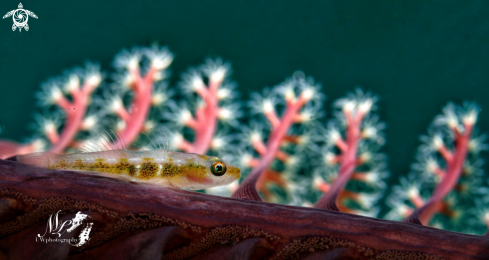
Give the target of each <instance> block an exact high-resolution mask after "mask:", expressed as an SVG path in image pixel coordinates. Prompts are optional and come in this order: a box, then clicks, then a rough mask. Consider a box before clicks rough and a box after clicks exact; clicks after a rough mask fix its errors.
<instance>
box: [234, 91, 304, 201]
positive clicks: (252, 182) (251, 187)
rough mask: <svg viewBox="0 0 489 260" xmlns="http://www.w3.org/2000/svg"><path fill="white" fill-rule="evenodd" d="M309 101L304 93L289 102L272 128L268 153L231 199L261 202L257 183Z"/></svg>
mask: <svg viewBox="0 0 489 260" xmlns="http://www.w3.org/2000/svg"><path fill="white" fill-rule="evenodd" d="M309 100H310V97H309V96H307V95H305V94H304V92H303V93H302V94H301V96H300V97H299V98H298V99H297V100H291V99H289V100H287V104H286V109H285V112H284V114H283V115H282V118H281V119H280V120H279V122H278V124H276V125H274V126H272V127H273V128H272V132H271V133H270V135H269V138H268V141H267V144H266V147H267V148H266V153H265V154H264V155H263V156H262V157H261V159H260V162H259V164H258V166H257V167H255V168H254V169H253V170H252V172H251V173H250V175H249V176H248V177H247V178H246V179H245V181H244V182H243V183H242V184H241V185H240V186H239V188H238V189H237V190H236V191H235V192H234V193H233V195H232V196H231V197H233V198H244V199H251V200H257V201H261V198H260V196H259V195H258V192H257V191H256V186H257V182H258V180H260V176H261V175H262V174H263V172H264V171H265V170H267V169H268V166H269V165H270V163H272V161H273V159H275V157H276V156H277V153H278V152H279V148H280V144H281V143H282V141H283V140H284V138H285V137H286V136H287V131H288V130H289V128H290V127H291V126H292V124H293V123H294V118H296V117H297V116H298V115H299V111H300V110H301V108H302V107H303V106H304V105H305V104H306V103H307V102H308V101H309ZM267 118H268V117H267ZM269 120H270V118H269ZM271 123H272V122H271Z"/></svg>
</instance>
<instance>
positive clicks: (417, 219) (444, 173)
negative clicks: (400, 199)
mask: <svg viewBox="0 0 489 260" xmlns="http://www.w3.org/2000/svg"><path fill="white" fill-rule="evenodd" d="M449 108H450V107H448V108H447V109H449ZM476 120H477V112H476V111H475V110H471V111H468V113H467V115H465V116H464V117H463V118H462V127H460V126H459V124H458V122H457V121H455V122H454V121H451V122H450V121H449V122H447V123H448V126H449V129H450V130H451V131H452V133H453V136H454V147H453V149H452V151H450V150H449V149H448V148H447V147H446V146H445V144H444V143H443V141H442V140H441V138H439V137H438V136H435V137H434V139H433V145H434V147H435V149H436V150H437V151H438V153H440V155H441V156H442V157H443V159H444V161H445V165H446V168H445V170H443V169H440V168H437V169H435V171H434V172H435V174H436V175H437V176H440V177H441V178H442V179H441V182H440V183H439V184H438V186H437V187H436V188H435V191H434V192H433V194H432V196H431V198H430V199H429V200H428V201H427V202H426V203H425V204H424V205H420V204H421V203H423V202H422V201H420V200H419V199H418V200H415V201H414V202H415V203H414V204H415V205H416V206H417V207H419V208H418V209H417V210H415V211H414V212H412V213H411V215H410V216H408V217H407V218H406V219H405V221H407V222H412V223H422V224H424V225H426V224H428V223H429V221H430V220H431V218H432V217H433V215H434V214H435V213H436V212H438V211H440V210H441V209H442V208H443V201H442V200H443V198H445V196H446V195H447V194H448V193H450V192H451V191H452V190H453V189H454V188H455V186H456V185H457V182H458V180H459V178H460V176H461V174H462V171H463V166H464V162H465V161H466V158H467V152H468V150H469V143H470V138H471V134H472V130H473V126H474V124H475V122H476ZM416 202H417V203H416Z"/></svg>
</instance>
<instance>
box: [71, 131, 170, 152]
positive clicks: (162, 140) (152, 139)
mask: <svg viewBox="0 0 489 260" xmlns="http://www.w3.org/2000/svg"><path fill="white" fill-rule="evenodd" d="M135 143H136V145H135V147H136V148H139V149H138V150H154V151H168V150H169V149H170V141H169V134H168V131H167V129H166V128H164V127H153V128H151V129H150V130H149V131H148V132H146V131H142V132H141V134H140V135H139V136H138V137H137V139H136V142H135ZM133 147H134V146H133ZM127 149H128V144H127V143H126V141H125V140H124V138H123V137H122V136H121V135H119V134H117V133H116V132H114V131H113V130H109V131H105V132H104V133H103V134H99V135H96V136H95V137H93V138H90V139H87V140H86V141H84V142H83V144H82V145H81V146H80V148H79V150H80V152H82V153H94V152H103V151H117V150H127Z"/></svg>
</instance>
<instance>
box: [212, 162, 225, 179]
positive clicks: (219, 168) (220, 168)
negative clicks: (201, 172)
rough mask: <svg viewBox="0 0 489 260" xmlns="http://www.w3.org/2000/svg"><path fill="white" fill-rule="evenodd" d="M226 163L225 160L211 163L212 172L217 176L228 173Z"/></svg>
mask: <svg viewBox="0 0 489 260" xmlns="http://www.w3.org/2000/svg"><path fill="white" fill-rule="evenodd" d="M226 170H227V168H226V165H225V164H224V163H223V162H215V163H213V164H212V165H211V172H212V174H214V175H215V176H222V175H224V174H225V173H226Z"/></svg>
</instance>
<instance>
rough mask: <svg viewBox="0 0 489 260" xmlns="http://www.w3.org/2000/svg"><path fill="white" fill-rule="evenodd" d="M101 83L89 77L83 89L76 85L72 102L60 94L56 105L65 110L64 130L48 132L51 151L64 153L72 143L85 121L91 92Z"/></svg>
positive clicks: (72, 90) (72, 93)
mask: <svg viewBox="0 0 489 260" xmlns="http://www.w3.org/2000/svg"><path fill="white" fill-rule="evenodd" d="M99 83H100V81H93V80H91V79H87V80H85V81H84V83H83V86H82V87H81V91H80V89H78V88H79V86H75V87H74V88H72V89H71V95H72V97H73V100H72V101H71V102H69V101H68V100H67V99H66V98H65V97H64V96H60V97H59V98H58V99H57V100H56V105H57V106H59V107H60V108H61V109H63V111H65V113H66V119H65V124H64V128H63V131H62V132H61V134H60V135H59V136H58V134H57V133H56V132H53V131H50V132H48V139H49V140H50V141H51V143H52V144H53V147H52V148H51V152H54V153H62V152H63V151H64V149H65V148H66V147H68V146H69V145H70V144H71V142H72V141H73V139H74V137H75V135H76V133H78V131H79V130H80V128H81V125H82V123H83V118H84V116H85V114H86V111H87V107H88V100H89V97H90V94H91V93H92V92H93V90H94V89H95V88H96V87H97V86H98V84H99Z"/></svg>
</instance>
